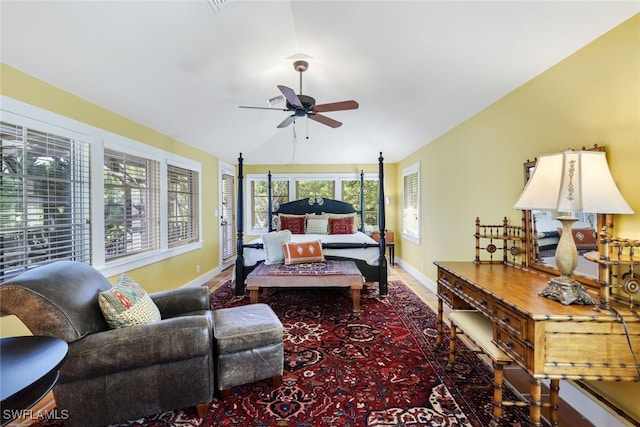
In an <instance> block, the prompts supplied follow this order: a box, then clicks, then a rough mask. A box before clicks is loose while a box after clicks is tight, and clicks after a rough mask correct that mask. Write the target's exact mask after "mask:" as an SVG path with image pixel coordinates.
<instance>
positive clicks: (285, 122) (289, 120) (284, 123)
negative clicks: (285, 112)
mask: <svg viewBox="0 0 640 427" xmlns="http://www.w3.org/2000/svg"><path fill="white" fill-rule="evenodd" d="M295 119H296V115H295V114H292V115H290V116H289V117H287V118H286V119H284V120H283V121H282V123H280V124H279V125H278V126H276V127H278V128H286V127H287V126H289V125H290V124H291V123H293V121H294V120H295Z"/></svg>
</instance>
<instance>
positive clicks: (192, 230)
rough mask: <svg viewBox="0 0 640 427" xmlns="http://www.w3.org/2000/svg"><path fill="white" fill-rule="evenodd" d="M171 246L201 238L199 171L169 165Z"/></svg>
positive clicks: (169, 234)
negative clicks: (199, 229)
mask: <svg viewBox="0 0 640 427" xmlns="http://www.w3.org/2000/svg"><path fill="white" fill-rule="evenodd" d="M167 185H168V190H167V191H168V198H169V200H168V202H169V211H168V215H167V216H168V221H169V230H168V240H169V247H173V246H178V245H183V244H186V243H191V242H195V241H197V240H198V239H199V233H198V228H199V220H198V215H199V209H198V172H196V171H193V170H189V169H184V168H181V167H178V166H173V165H167Z"/></svg>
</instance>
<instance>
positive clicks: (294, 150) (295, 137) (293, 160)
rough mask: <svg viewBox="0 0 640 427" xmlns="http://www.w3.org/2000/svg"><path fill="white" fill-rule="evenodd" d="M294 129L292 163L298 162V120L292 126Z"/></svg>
mask: <svg viewBox="0 0 640 427" xmlns="http://www.w3.org/2000/svg"><path fill="white" fill-rule="evenodd" d="M291 129H292V130H293V154H292V155H291V163H295V162H296V142H297V141H298V135H296V122H295V121H294V122H293V126H291Z"/></svg>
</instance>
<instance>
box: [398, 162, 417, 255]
mask: <svg viewBox="0 0 640 427" xmlns="http://www.w3.org/2000/svg"><path fill="white" fill-rule="evenodd" d="M410 175H416V182H417V188H416V190H415V199H416V206H415V208H416V213H415V215H416V229H415V230H413V229H410V228H408V227H407V223H406V221H405V217H406V216H407V209H408V208H407V187H406V186H405V178H406V177H407V176H410ZM420 193H421V180H420V162H416V163H414V164H412V165H410V166H407V167H406V168H404V169H402V237H403V238H404V239H407V240H409V241H410V242H413V243H417V244H419V243H420V230H421V229H422V227H421V209H420V208H421V206H420Z"/></svg>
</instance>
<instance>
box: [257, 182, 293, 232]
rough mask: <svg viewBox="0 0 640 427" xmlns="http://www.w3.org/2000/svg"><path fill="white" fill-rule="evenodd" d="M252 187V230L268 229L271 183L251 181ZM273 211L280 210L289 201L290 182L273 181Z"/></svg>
mask: <svg viewBox="0 0 640 427" xmlns="http://www.w3.org/2000/svg"><path fill="white" fill-rule="evenodd" d="M250 183H251V184H250V185H251V192H250V195H251V201H252V203H251V205H250V206H251V222H250V224H251V228H252V229H266V228H268V221H269V181H268V180H266V179H264V180H256V179H254V180H250ZM271 198H272V200H273V202H272V203H273V204H272V206H271V208H272V210H276V209H278V206H280V204H281V203H287V202H288V201H289V181H288V180H281V179H272V180H271Z"/></svg>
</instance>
